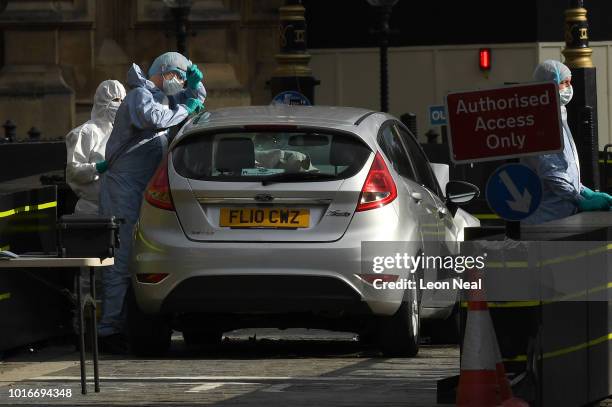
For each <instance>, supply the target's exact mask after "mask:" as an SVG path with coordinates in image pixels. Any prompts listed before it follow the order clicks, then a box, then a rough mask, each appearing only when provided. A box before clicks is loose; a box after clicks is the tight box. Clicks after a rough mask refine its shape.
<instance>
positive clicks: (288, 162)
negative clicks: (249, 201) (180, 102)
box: [172, 132, 371, 182]
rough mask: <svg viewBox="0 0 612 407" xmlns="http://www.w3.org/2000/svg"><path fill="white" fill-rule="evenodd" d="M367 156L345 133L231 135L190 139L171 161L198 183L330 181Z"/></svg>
mask: <svg viewBox="0 0 612 407" xmlns="http://www.w3.org/2000/svg"><path fill="white" fill-rule="evenodd" d="M370 152H371V151H370V149H369V147H368V146H367V145H366V144H364V143H363V142H362V141H361V140H360V139H358V138H357V137H355V136H350V135H346V134H326V133H319V132H291V133H286V132H236V133H217V134H202V135H193V136H190V137H189V138H188V139H186V140H185V141H184V142H182V143H180V144H179V145H178V146H177V147H176V148H175V149H174V150H173V153H172V161H173V163H174V168H175V169H176V171H177V172H178V173H179V174H180V175H181V176H183V177H186V178H191V179H198V180H210V181H241V182H248V181H261V180H263V179H264V178H265V177H270V176H276V175H277V174H292V173H312V174H320V175H321V178H325V179H331V180H333V179H345V178H348V177H351V176H353V175H355V174H356V173H357V172H359V170H361V168H363V165H364V164H365V162H366V160H367V159H368V157H369V155H370ZM308 179H310V180H316V176H313V177H311V178H310V176H309V178H308Z"/></svg>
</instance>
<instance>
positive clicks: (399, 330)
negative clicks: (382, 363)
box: [379, 296, 421, 357]
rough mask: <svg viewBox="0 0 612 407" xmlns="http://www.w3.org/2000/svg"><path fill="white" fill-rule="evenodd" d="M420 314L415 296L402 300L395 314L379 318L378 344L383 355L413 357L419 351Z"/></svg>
mask: <svg viewBox="0 0 612 407" xmlns="http://www.w3.org/2000/svg"><path fill="white" fill-rule="evenodd" d="M420 325H421V316H420V309H419V302H418V298H417V296H414V298H412V299H410V300H408V301H404V302H402V305H401V307H400V308H399V309H398V310H397V312H396V313H395V315H393V316H392V317H387V318H384V319H382V320H381V327H380V337H379V345H380V348H381V350H382V352H383V354H384V355H385V356H394V357H413V356H416V354H417V353H419V339H420V332H419V331H420Z"/></svg>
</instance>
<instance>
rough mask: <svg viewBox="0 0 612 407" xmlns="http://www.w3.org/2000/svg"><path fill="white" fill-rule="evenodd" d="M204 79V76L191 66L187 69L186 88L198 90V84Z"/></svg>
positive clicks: (194, 66) (194, 65) (195, 66)
mask: <svg viewBox="0 0 612 407" xmlns="http://www.w3.org/2000/svg"><path fill="white" fill-rule="evenodd" d="M203 78H204V74H203V73H202V71H200V69H199V68H198V66H197V65H196V64H193V65H191V66H190V67H189V68H188V69H187V87H188V88H189V89H193V90H196V89H197V88H198V84H199V83H200V82H201V81H202V79H203Z"/></svg>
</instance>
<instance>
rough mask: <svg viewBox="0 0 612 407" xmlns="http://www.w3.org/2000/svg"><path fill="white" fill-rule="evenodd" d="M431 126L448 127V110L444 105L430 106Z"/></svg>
mask: <svg viewBox="0 0 612 407" xmlns="http://www.w3.org/2000/svg"><path fill="white" fill-rule="evenodd" d="M429 125H430V126H446V109H445V108H444V105H440V106H429Z"/></svg>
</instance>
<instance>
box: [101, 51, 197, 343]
mask: <svg viewBox="0 0 612 407" xmlns="http://www.w3.org/2000/svg"><path fill="white" fill-rule="evenodd" d="M202 78H203V75H202V73H201V72H200V70H199V69H198V67H197V66H196V65H194V64H192V63H191V61H189V60H188V59H187V58H185V57H184V56H183V55H181V54H179V53H177V52H167V53H165V54H162V55H160V56H159V57H157V58H156V59H155V61H154V62H153V64H152V65H151V68H150V69H149V75H148V79H147V77H145V75H144V74H143V72H142V71H141V69H140V67H138V66H137V65H135V64H134V65H132V67H131V68H130V70H129V72H128V82H127V83H128V86H129V88H130V91H129V92H128V93H127V96H126V97H125V99H124V100H123V103H122V104H121V106H120V107H119V109H118V111H117V114H116V118H115V123H114V127H113V131H112V133H111V135H110V137H109V140H108V143H107V145H106V161H104V162H103V163H102V164H101V165H98V171H99V172H101V173H104V175H103V177H102V179H101V185H100V214H101V215H105V216H115V217H117V218H121V219H123V220H124V221H125V223H124V224H122V225H121V226H120V229H119V237H120V242H121V243H120V248H119V249H118V250H117V251H116V252H115V264H114V266H111V267H108V268H107V269H106V270H104V272H103V273H102V288H103V290H102V291H103V303H102V319H101V321H100V324H99V325H98V333H99V336H100V341H101V348H102V351H103V352H108V353H125V352H126V351H127V345H126V344H127V341H126V340H125V337H124V331H125V326H124V325H125V319H126V316H125V310H124V302H125V298H126V294H127V290H128V288H129V286H130V273H129V271H128V263H129V257H130V252H131V247H132V231H133V229H134V225H135V223H136V221H137V220H138V216H139V212H140V205H141V202H142V196H143V192H144V190H145V188H146V186H147V184H148V182H149V180H150V179H151V177H152V176H153V174H154V172H155V170H156V169H157V167H158V166H159V164H160V162H161V160H162V158H163V156H164V155H165V154H166V149H167V143H168V140H167V135H168V130H169V129H170V128H172V127H173V126H176V125H178V124H180V123H182V122H183V121H184V120H185V119H186V118H187V117H188V116H189V115H190V114H191V113H194V112H198V111H199V110H200V109H202V108H203V103H204V100H205V99H206V90H205V89H204V85H203V84H202Z"/></svg>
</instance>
